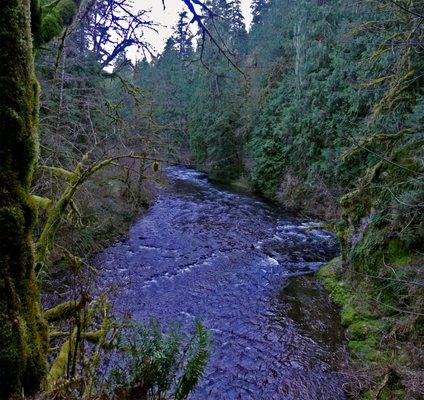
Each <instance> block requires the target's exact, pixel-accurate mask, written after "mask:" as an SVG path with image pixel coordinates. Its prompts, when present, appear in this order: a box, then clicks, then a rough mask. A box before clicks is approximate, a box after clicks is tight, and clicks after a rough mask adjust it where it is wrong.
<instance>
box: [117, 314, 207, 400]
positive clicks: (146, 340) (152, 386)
mask: <svg viewBox="0 0 424 400" xmlns="http://www.w3.org/2000/svg"><path fill="white" fill-rule="evenodd" d="M118 342H119V344H118V348H119V349H120V350H121V351H122V362H121V363H120V365H119V366H118V367H116V368H114V369H113V371H112V373H111V378H112V383H113V389H114V390H115V392H116V393H117V394H119V395H124V397H125V398H134V399H135V398H137V399H149V400H150V399H163V398H164V397H166V398H167V399H175V400H184V399H186V398H187V397H188V395H189V394H190V393H191V392H192V391H193V390H194V389H195V387H196V385H197V383H198V381H199V379H200V378H201V376H202V375H203V372H204V369H205V367H206V360H207V358H208V355H209V343H210V342H209V335H208V333H207V331H206V330H205V328H204V327H203V326H202V324H201V323H200V322H199V321H196V323H195V330H194V333H193V335H192V337H191V338H187V337H186V336H185V335H183V334H182V333H181V332H180V330H179V329H176V328H174V329H171V330H170V331H169V332H166V333H164V332H163V331H162V328H161V326H160V324H159V323H158V322H157V321H152V322H150V323H149V324H147V325H137V326H131V327H130V328H129V334H128V332H125V334H123V335H122V337H121V338H120V339H119V340H118Z"/></svg>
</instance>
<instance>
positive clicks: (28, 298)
mask: <svg viewBox="0 0 424 400" xmlns="http://www.w3.org/2000/svg"><path fill="white" fill-rule="evenodd" d="M33 5H34V4H33ZM30 9H31V1H30V0H0V399H17V398H22V395H23V393H24V394H25V395H28V394H31V393H34V392H35V391H36V390H38V389H39V387H40V383H41V381H42V379H43V377H44V375H45V371H46V351H47V325H46V323H45V322H44V320H43V318H42V314H41V310H40V299H39V291H38V288H37V283H36V279H35V274H34V251H33V239H32V230H33V226H34V223H35V219H36V211H35V210H36V208H35V204H33V202H32V201H31V197H30V185H31V178H32V174H33V170H34V165H35V163H36V160H37V143H38V140H37V121H38V84H37V81H36V79H35V75H34V59H33V49H32V38H31V10H30Z"/></svg>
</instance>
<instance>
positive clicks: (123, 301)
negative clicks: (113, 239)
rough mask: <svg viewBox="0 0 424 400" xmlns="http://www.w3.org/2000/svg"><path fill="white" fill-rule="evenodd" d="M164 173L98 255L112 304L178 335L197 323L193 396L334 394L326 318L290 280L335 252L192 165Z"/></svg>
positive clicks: (312, 294)
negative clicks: (204, 333)
mask: <svg viewBox="0 0 424 400" xmlns="http://www.w3.org/2000/svg"><path fill="white" fill-rule="evenodd" d="M169 177H170V180H171V185H170V187H169V188H168V189H167V190H166V191H164V192H163V193H162V194H161V196H160V197H159V199H158V201H157V202H156V204H155V205H153V206H152V207H151V209H150V210H149V212H148V213H147V215H146V216H144V217H143V218H141V219H140V220H138V221H137V222H136V223H135V224H134V226H133V227H132V229H131V232H130V237H129V239H128V241H127V242H126V243H124V244H117V245H115V246H112V247H111V248H109V249H107V250H106V251H105V252H104V253H102V254H101V255H100V256H99V257H98V262H99V263H101V264H102V265H103V266H104V267H103V270H104V272H103V275H104V276H103V279H105V280H106V281H107V282H113V283H116V282H117V281H121V282H123V286H124V289H123V290H121V291H120V292H119V295H118V296H117V299H116V301H115V307H116V311H117V312H118V313H120V314H121V315H128V314H129V313H130V314H131V315H132V316H133V318H136V319H141V320H148V319H149V318H150V317H151V316H155V317H156V318H158V319H160V320H161V321H162V323H163V324H165V325H166V324H173V323H175V322H178V323H181V325H182V326H183V328H184V329H186V330H187V331H188V330H190V329H191V328H192V326H193V321H194V319H195V318H201V319H202V320H203V323H204V325H205V326H206V327H207V328H208V329H209V330H210V332H211V334H212V337H213V349H212V354H211V357H210V359H209V363H208V367H207V370H206V373H205V376H204V378H203V379H202V381H201V382H200V384H199V387H198V390H197V391H196V393H195V394H194V395H193V396H192V398H193V399H196V400H205V399H210V400H214V399H216V400H218V399H219V400H224V399H229V400H236V399H243V400H245V399H255V400H262V399H263V400H270V399H286V400H290V399H297V400H299V399H301V400H307V399H311V400H327V399H328V400H330V399H334V400H336V399H343V398H344V397H343V394H342V389H341V388H342V383H343V382H342V379H341V377H340V376H339V375H338V374H337V362H338V361H340V359H341V358H342V357H343V351H342V349H343V345H342V344H343V336H342V329H341V327H340V326H339V325H338V324H337V322H335V321H337V320H338V318H337V314H335V313H336V312H335V311H334V310H333V309H332V306H331V304H329V303H328V301H326V299H325V296H324V295H322V293H321V292H320V290H319V289H318V288H317V285H316V284H315V283H314V282H313V280H311V281H310V282H309V283H305V282H303V280H302V279H304V278H301V277H298V278H294V277H296V276H301V275H304V274H305V273H308V272H311V271H315V270H316V269H317V268H319V266H320V265H321V264H322V262H323V261H325V260H327V259H329V258H332V257H333V256H334V255H335V254H337V246H336V244H335V240H334V238H333V237H332V235H331V234H329V233H328V232H324V231H322V230H320V229H319V224H317V223H313V222H309V221H304V220H300V219H298V218H295V217H291V216H287V215H283V214H282V213H281V211H280V210H278V209H276V208H274V207H272V206H271V205H269V204H267V203H265V202H263V201H261V200H260V199H258V198H257V197H253V196H250V195H246V194H243V193H235V192H230V191H228V190H226V189H224V188H222V187H221V186H213V185H212V184H210V183H209V182H208V181H207V178H206V176H205V175H204V174H202V173H199V172H197V171H194V170H190V169H182V168H175V167H173V168H170V169H169ZM290 277H291V278H290ZM288 282H289V283H288ZM293 282H294V283H293ZM124 283H125V284H124ZM326 316H328V317H326Z"/></svg>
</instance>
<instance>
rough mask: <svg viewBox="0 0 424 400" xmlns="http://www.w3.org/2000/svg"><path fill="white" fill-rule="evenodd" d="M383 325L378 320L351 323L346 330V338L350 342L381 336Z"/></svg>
mask: <svg viewBox="0 0 424 400" xmlns="http://www.w3.org/2000/svg"><path fill="white" fill-rule="evenodd" d="M384 327H385V323H384V322H383V321H382V320H380V319H371V320H368V319H365V320H358V321H355V322H352V323H351V324H350V325H349V328H348V330H347V333H348V337H349V338H350V339H352V340H365V339H367V338H369V337H371V336H375V335H381V334H382V333H383V331H384Z"/></svg>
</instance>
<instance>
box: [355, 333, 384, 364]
mask: <svg viewBox="0 0 424 400" xmlns="http://www.w3.org/2000/svg"><path fill="white" fill-rule="evenodd" d="M377 345H378V340H377V338H375V337H370V338H368V339H365V340H351V341H349V343H348V349H349V351H350V352H351V354H353V355H354V356H355V357H358V358H361V359H365V360H368V361H379V360H381V359H382V354H381V352H380V351H378V350H376V347H377Z"/></svg>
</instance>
